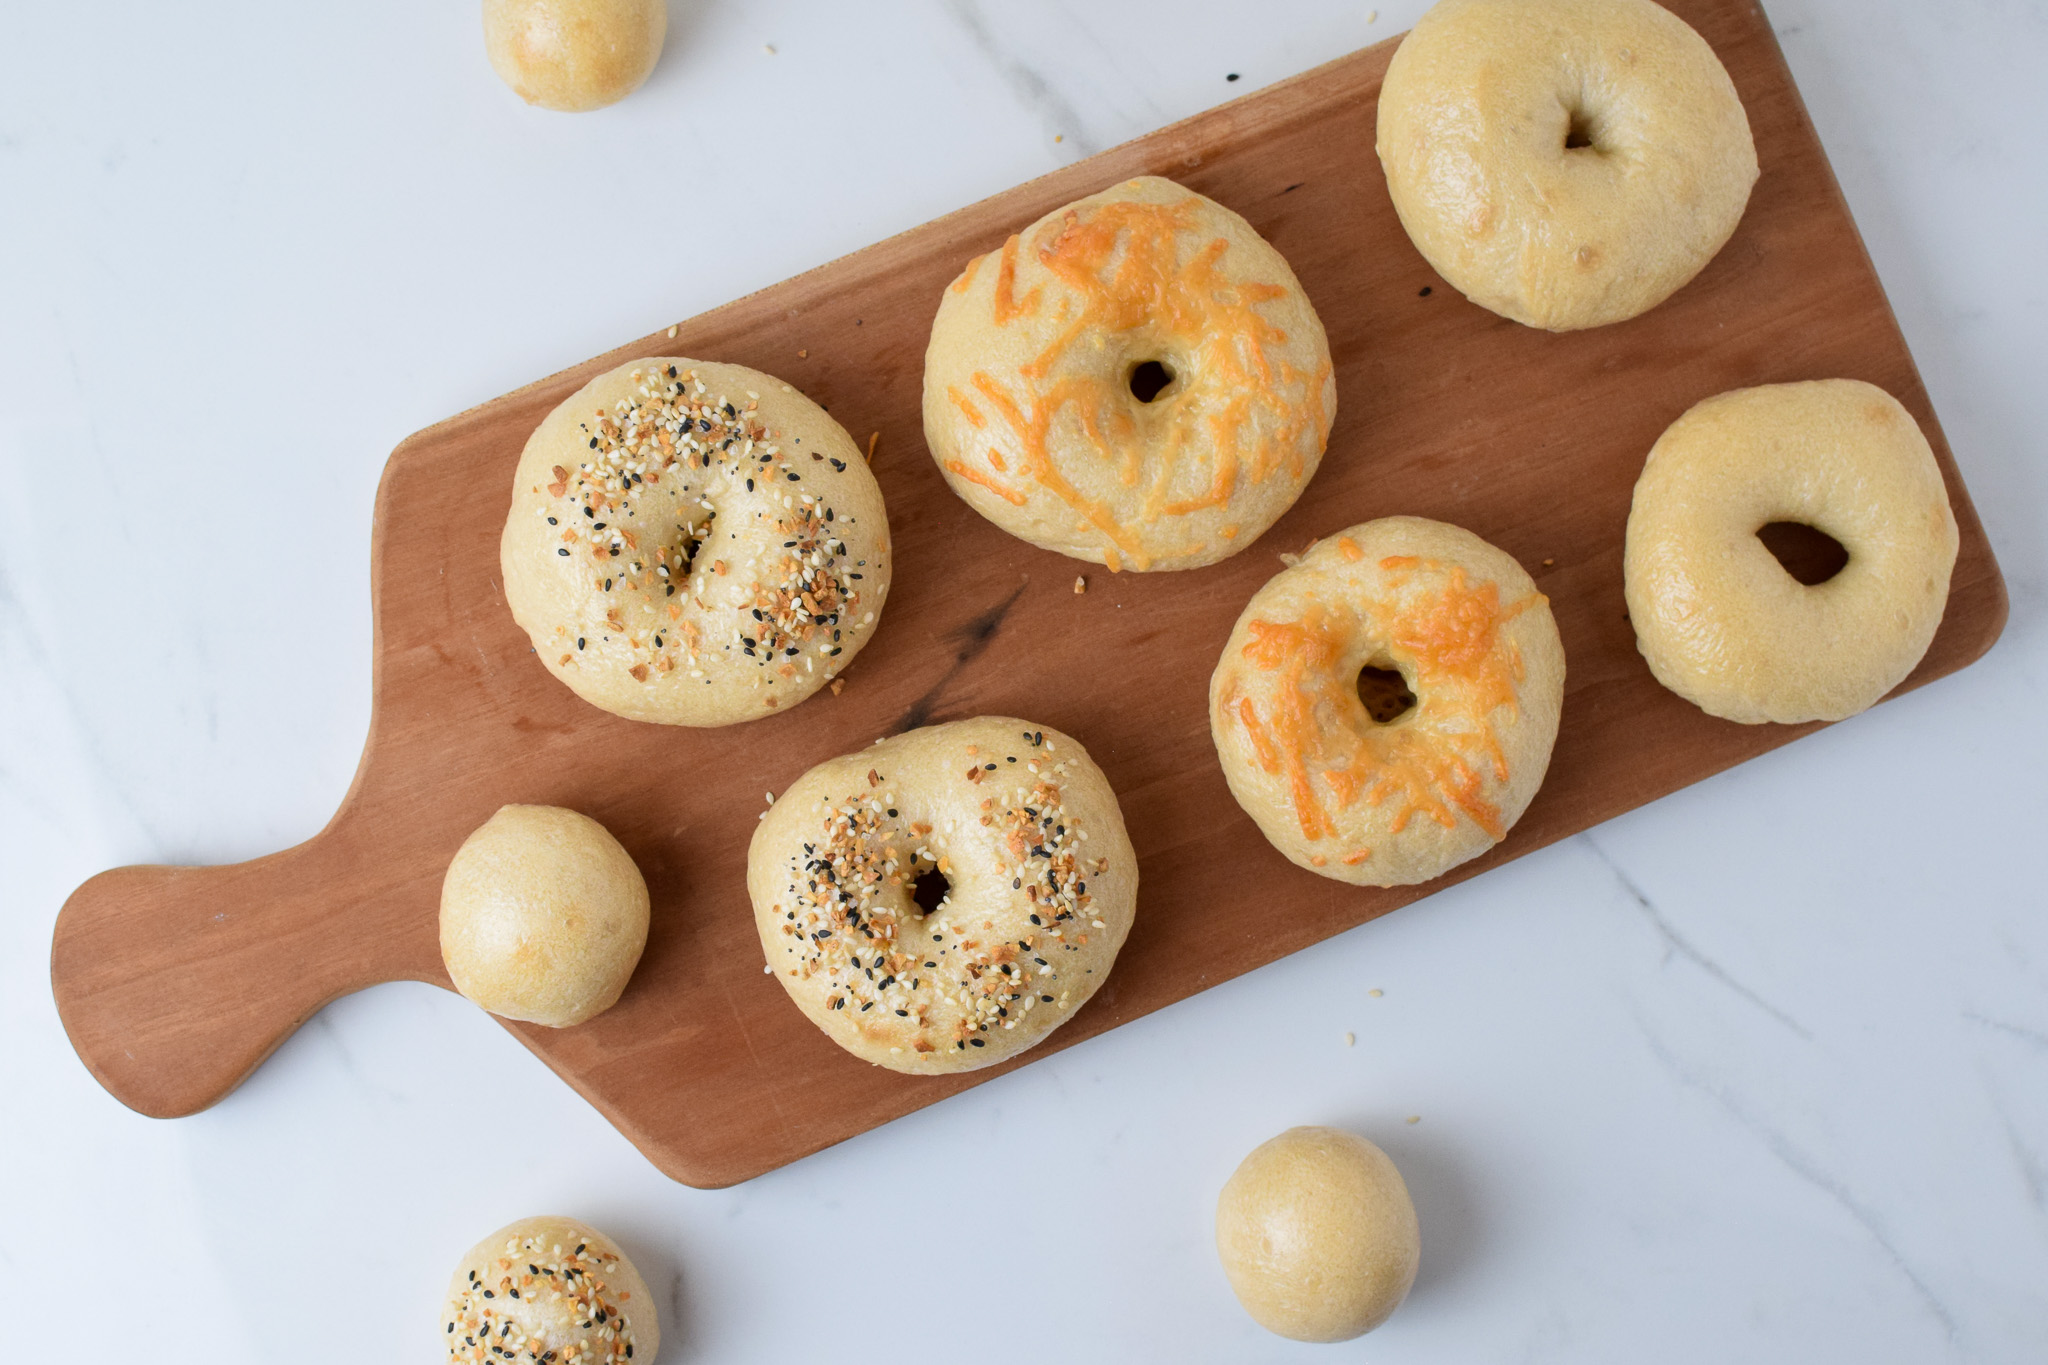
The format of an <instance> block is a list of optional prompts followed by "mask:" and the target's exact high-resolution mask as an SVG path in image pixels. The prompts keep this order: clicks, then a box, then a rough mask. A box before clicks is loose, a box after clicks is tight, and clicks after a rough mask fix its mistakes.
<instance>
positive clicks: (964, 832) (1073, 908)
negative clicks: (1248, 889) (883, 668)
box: [747, 716, 1138, 1074]
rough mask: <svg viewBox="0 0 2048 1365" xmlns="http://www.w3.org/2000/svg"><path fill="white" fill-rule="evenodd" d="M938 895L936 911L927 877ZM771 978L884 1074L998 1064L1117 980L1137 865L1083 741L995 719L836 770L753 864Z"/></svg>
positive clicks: (774, 825) (903, 739)
mask: <svg viewBox="0 0 2048 1365" xmlns="http://www.w3.org/2000/svg"><path fill="white" fill-rule="evenodd" d="M933 872H937V873H938V874H939V875H940V876H942V877H943V878H944V880H945V882H946V883H947V885H946V888H945V891H946V898H945V900H944V901H943V902H942V903H940V904H938V905H937V907H936V908H935V909H932V910H931V911H930V912H929V913H927V912H926V911H925V910H924V909H922V908H921V907H920V905H919V902H918V900H917V898H916V890H917V883H918V881H919V878H920V876H928V875H929V874H931V873H933ZM747 889H748V891H749V893H750V894H751V895H752V898H753V902H754V919H755V924H756V927H757V928H758V929H759V930H760V935H761V946H762V950H763V951H764V953H765V954H766V955H767V960H768V967H769V969H770V970H771V971H773V972H774V974H775V978H776V980H778V981H780V982H781V983H782V986H783V989H785V990H787V991H788V992H789V995H790V998H791V999H792V1000H794V1001H795V1002H796V1003H797V1006H798V1007H799V1008H800V1009H802V1010H803V1012H804V1013H805V1014H806V1015H808V1016H809V1017H810V1019H811V1020H812V1022H814V1023H816V1024H817V1025H818V1027H819V1028H821V1029H823V1030H824V1031H825V1033H826V1035H827V1036H828V1037H830V1038H831V1039H832V1040H833V1041H834V1042H836V1043H838V1044H839V1045H840V1046H841V1047H843V1048H845V1049H846V1050H847V1051H849V1052H851V1053H853V1054H854V1055H855V1056H857V1057H862V1058H865V1059H866V1060H868V1061H870V1062H874V1063H876V1064H877V1065H880V1066H886V1067H888V1068H890V1069H891V1070H895V1071H905V1072H915V1073H921V1074H938V1073H942V1072H951V1071H971V1070H974V1069H976V1068H979V1067H984V1066H990V1065H993V1064H994V1063H996V1062H999V1061H1003V1060H1005V1059H1006V1058H1009V1057H1012V1056H1015V1055H1016V1054H1017V1053H1019V1052H1022V1051H1024V1050H1025V1049H1027V1048H1029V1047H1031V1046H1033V1045H1034V1044H1036V1043H1038V1042H1039V1041H1041V1040H1042V1039H1043V1038H1044V1037H1045V1036H1046V1035H1047V1034H1048V1033H1050V1032H1052V1030H1053V1029H1055V1028H1057V1027H1058V1026H1059V1025H1060V1024H1062V1023H1064V1022H1065V1021H1066V1020H1067V1018H1069V1017H1070V1016H1071V1015H1072V1013H1073V1011H1075V1010H1076V1009H1079V1008H1080V1007H1081V1005H1082V1004H1083V1003H1085V1002H1086V1001H1087V999H1088V997H1089V996H1090V995H1092V994H1093V993H1094V992H1095V989H1096V987H1098V986H1099V985H1101V984H1102V980H1103V978H1104V977H1106V976H1107V975H1108V974H1109V969H1110V964H1111V963H1112V962H1114V961H1115V959H1116V954H1117V950H1118V949H1119V948H1120V947H1122V945H1123V941H1124V936H1125V935H1126V934H1127V933H1129V932H1130V926H1131V916H1132V913H1133V911H1134V910H1135V908H1136V903H1137V889H1138V867H1137V859H1136V856H1135V855H1134V854H1133V852H1132V851H1131V844H1130V839H1129V838H1128V836H1127V835H1126V834H1125V833H1124V824H1123V815H1122V812H1121V811H1119V810H1118V808H1117V802H1116V794H1115V793H1114V792H1113V791H1111V790H1110V787H1109V781H1108V779H1107V778H1106V777H1104V776H1103V774H1102V770H1101V769H1100V768H1098V767H1096V766H1095V764H1094V763H1093V761H1091V760H1090V759H1089V757H1088V754H1087V751H1086V750H1084V749H1083V748H1082V747H1081V746H1080V744H1079V743H1078V742H1076V741H1075V740H1072V739H1070V738H1068V737H1067V736H1065V735H1063V734H1060V733H1059V732H1058V731H1056V730H1048V729H1045V728H1044V727H1042V726H1035V725H1032V724H1030V723H1029V722H1026V721H1021V720H1014V719H1011V718H1009V717H1003V716H984V717H981V718H979V719H976V720H965V721H955V722H953V723H951V724H947V725H934V726H928V727H926V728H925V729H922V730H912V731H910V732H909V733H908V734H903V735H898V736H896V737H895V738H893V739H889V740H884V741H882V742H880V743H878V744H876V745H874V746H873V747H871V748H868V749H863V750H861V751H859V752H857V753H852V754H847V755H845V756H844V757H841V758H835V759H831V760H829V761H827V762H825V763H821V764H819V765H818V766H817V767H815V768H813V769H811V771H809V772H808V773H805V774H804V775H803V777H802V778H800V779H799V780H798V781H797V782H796V783H795V785H793V786H792V787H790V789H789V790H788V791H786V792H784V793H783V794H782V797H781V799H779V800H777V801H776V802H775V804H774V805H773V806H772V807H771V808H770V809H769V810H768V812H767V814H766V815H765V817H764V818H763V819H762V821H761V825H760V828H759V829H757V830H756V831H755V834H754V840H753V845H752V847H751V848H750V849H749V851H748V854H747Z"/></svg>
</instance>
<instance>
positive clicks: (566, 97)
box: [484, 0, 668, 114]
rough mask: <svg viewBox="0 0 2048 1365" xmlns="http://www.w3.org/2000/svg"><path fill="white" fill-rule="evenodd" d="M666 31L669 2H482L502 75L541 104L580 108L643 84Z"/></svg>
mask: <svg viewBox="0 0 2048 1365" xmlns="http://www.w3.org/2000/svg"><path fill="white" fill-rule="evenodd" d="M667 35H668V5H667V4H666V3H665V0H484V50H485V51H486V52H488V53H489V54H490V57H491V67H492V69H493V70H495V71H496V72H497V73H498V78H499V79H500V80H502V81H504V82H505V84H507V85H509V86H511V87H512V90H513V92H514V93H515V94H517V95H518V96H519V98H521V99H523V100H525V101H526V102H527V103H528V104H537V105H539V106H540V107H541V108H543V109H558V110H561V111H562V112H564V113H572V114H573V113H581V112H583V111H584V110H586V109H602V108H603V107H604V106H605V105H607V104H615V103H617V102H618V101H620V100H622V99H624V98H625V97H626V96H628V95H630V94H632V93H633V92H634V91H635V90H638V89H639V88H640V85H641V82H643V81H645V80H646V79H647V76H648V73H649V72H651V71H653V70H654V63H655V61H656V60H657V59H658V58H660V56H661V42H662V39H663V38H665V37H666V36H667Z"/></svg>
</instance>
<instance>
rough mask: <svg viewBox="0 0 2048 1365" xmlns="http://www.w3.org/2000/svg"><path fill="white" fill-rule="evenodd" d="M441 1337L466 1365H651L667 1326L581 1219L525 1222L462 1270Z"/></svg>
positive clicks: (620, 1260)
mask: <svg viewBox="0 0 2048 1365" xmlns="http://www.w3.org/2000/svg"><path fill="white" fill-rule="evenodd" d="M441 1339H442V1340H443V1341H445V1342H447V1344H448V1359H449V1361H450V1362H458V1361H459V1362H461V1365H474V1362H476V1361H479V1360H482V1361H489V1362H491V1365H500V1362H504V1363H505V1365H513V1363H514V1362H521V1363H523V1362H536V1361H563V1360H573V1361H574V1362H576V1365H627V1362H628V1361H630V1362H632V1365H652V1362H653V1361H654V1359H655V1357H656V1356H657V1355H659V1354H660V1352H661V1322H660V1319H659V1317H658V1316H657V1313H656V1310H655V1307H654V1295H653V1293H651V1292H650V1291H649V1290H648V1288H647V1281H646V1280H644V1279H642V1278H641V1275H640V1272H639V1271H638V1270H636V1269H634V1267H633V1263H632V1262H631V1261H629V1260H627V1259H626V1253H625V1252H623V1251H620V1250H619V1248H618V1244H617V1243H615V1242H613V1241H612V1239H611V1238H609V1237H607V1236H605V1235H604V1234H603V1233H601V1232H599V1231H597V1229H595V1228H593V1227H591V1226H590V1225H589V1224H588V1223H579V1222H577V1221H576V1220H575V1219H573V1218H552V1217H540V1218H522V1219H520V1220H519V1221H518V1222H516V1223H513V1224H511V1225H509V1226H507V1227H502V1228H499V1229H498V1230H497V1231H496V1232H494V1233H492V1234H491V1235H490V1236H488V1237H486V1238H484V1239H483V1240H482V1241H481V1242H478V1243H477V1244H476V1245H475V1246H473V1247H471V1248H470V1249H469V1252H468V1254H467V1255H465V1256H464V1257H463V1258H462V1264H461V1265H458V1266H456V1267H455V1275H454V1277H453V1278H452V1279H451V1280H449V1282H448V1301H447V1303H446V1304H445V1305H443V1307H442V1309H441ZM494 1346H495V1347H497V1348H498V1350H497V1351H496V1352H493V1351H492V1350H491V1348H492V1347H494ZM572 1350H573V1351H575V1352H576V1354H574V1355H570V1354H569V1353H570V1352H571V1351H572Z"/></svg>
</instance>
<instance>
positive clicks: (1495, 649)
mask: <svg viewBox="0 0 2048 1365" xmlns="http://www.w3.org/2000/svg"><path fill="white" fill-rule="evenodd" d="M1337 548H1338V552H1339V553H1340V554H1342V555H1343V556H1344V557H1345V558H1346V559H1347V560H1352V561H1354V562H1355V561H1356V560H1358V559H1361V558H1362V557H1363V552H1362V551H1360V550H1359V549H1358V547H1357V545H1356V544H1355V543H1352V542H1348V541H1340V542H1339V543H1338V547H1337ZM1379 568H1380V570H1381V572H1382V573H1383V574H1384V575H1385V583H1386V591H1385V592H1383V593H1382V594H1381V595H1379V596H1378V597H1376V598H1371V599H1368V600H1366V601H1363V602H1359V603H1355V604H1354V603H1345V604H1343V605H1342V606H1340V607H1336V608H1331V607H1329V606H1326V605H1324V604H1321V603H1318V604H1315V605H1313V606H1311V608H1310V609H1309V610H1308V611H1306V612H1305V613H1303V615H1302V616H1301V618H1300V619H1297V620H1290V621H1268V620H1256V619H1255V620H1252V621H1250V622H1247V623H1246V634H1247V637H1248V638H1247V639H1246V640H1245V642H1244V645H1243V646H1242V649H1241V654H1242V657H1243V659H1244V661H1245V663H1246V664H1248V665H1249V666H1250V667H1251V669H1252V670H1254V676H1253V677H1252V678H1250V679H1246V678H1244V677H1243V676H1242V675H1240V676H1239V677H1238V678H1236V679H1234V680H1233V683H1232V689H1231V693H1230V694H1227V695H1226V697H1225V698H1224V702H1225V708H1224V709H1225V712H1226V714H1228V715H1230V716H1232V717H1234V718H1235V719H1236V721H1237V723H1238V724H1239V725H1241V726H1242V727H1243V729H1244V733H1245V736H1246V738H1247V739H1249V740H1250V742H1251V745H1252V750H1253V752H1254V754H1255V755H1256V756H1257V758H1258V763H1259V766H1260V767H1261V768H1263V769H1264V770H1265V771H1266V772H1268V773H1271V774H1273V775H1275V776H1284V777H1285V778H1286V780H1287V785H1288V790H1289V793H1290V796H1291V800H1292V804H1293V807H1294V812H1295V816H1296V818H1297V819H1299V820H1300V822H1301V832H1302V837H1303V838H1305V839H1308V840H1310V841H1315V840H1319V839H1324V838H1330V837H1333V836H1337V835H1339V834H1340V830H1339V827H1338V822H1337V821H1336V819H1335V818H1334V817H1333V815H1332V806H1334V808H1335V809H1336V810H1337V811H1343V810H1346V809H1349V808H1351V807H1352V806H1354V805H1355V804H1357V803H1358V802H1359V801H1361V800H1362V801H1363V802H1364V803H1365V804H1366V805H1367V806H1370V807H1380V806H1382V805H1385V804H1386V803H1388V802H1389V801H1391V802H1392V805H1391V807H1390V810H1391V820H1390V821H1389V822H1388V823H1387V826H1386V828H1387V832H1388V833H1389V834H1394V835H1398V834H1400V833H1401V832H1402V831H1403V830H1404V829H1406V828H1407V826H1408V822H1409V821H1410V820H1411V819H1412V818H1413V817H1414V816H1416V815H1418V814H1419V815H1424V816H1426V817H1428V818H1429V819H1432V820H1435V821H1436V822H1437V823H1438V824H1440V825H1442V826H1443V827H1444V828H1446V829H1449V828H1453V827H1454V826H1455V825H1456V823H1457V820H1458V818H1459V816H1461V815H1462V816H1463V817H1465V818H1466V819H1469V820H1471V821H1472V822H1473V823H1474V824H1475V825H1477V826H1479V828H1480V829H1482V830H1484V831H1485V832H1486V833H1487V835H1488V836H1489V837H1491V838H1493V839H1496V840H1497V839H1499V838H1501V837H1502V836H1503V835H1504V834H1505V833H1506V831H1505V829H1504V828H1503V826H1502V823H1501V816H1500V809H1499V807H1498V806H1496V805H1495V804H1494V803H1493V801H1492V800H1491V799H1490V798H1489V797H1488V796H1487V794H1486V783H1485V776H1486V775H1487V774H1491V775H1492V777H1493V780H1494V781H1495V782H1506V781H1507V779H1508V764H1507V758H1506V756H1505V754H1504V753H1503V751H1502V749H1501V744H1500V736H1499V733H1498V730H1497V728H1496V727H1497V724H1498V721H1499V719H1500V716H1499V713H1500V712H1501V711H1503V710H1505V712H1506V715H1507V718H1509V719H1512V718H1513V717H1515V716H1516V715H1517V714H1518V710H1517V703H1516V694H1515V685H1516V684H1517V683H1518V682H1520V681H1521V679H1522V676H1523V667H1522V656H1521V651H1520V650H1519V649H1518V648H1517V647H1516V646H1515V644H1514V642H1513V641H1512V640H1507V639H1505V638H1503V635H1502V631H1503V629H1504V628H1505V627H1506V625H1507V623H1508V622H1509V621H1511V620H1513V619H1514V618H1515V617H1516V616H1519V615H1520V614H1521V613H1522V612H1524V611H1526V610H1528V609H1529V608H1530V607H1532V606H1535V605H1537V604H1538V603H1541V602H1543V601H1545V598H1544V597H1543V595H1542V594H1540V593H1531V594H1530V595H1529V596H1527V597H1524V598H1522V599H1521V600H1520V601H1518V602H1515V603H1512V604H1510V605H1507V606H1503V605H1502V604H1501V601H1500V589H1499V587H1498V585H1496V584H1494V583H1492V582H1483V583H1479V584H1473V583H1471V582H1470V581H1468V579H1467V578H1466V575H1465V571H1464V569H1463V568H1461V567H1459V566H1456V565H1451V566H1449V567H1448V568H1446V566H1445V565H1443V564H1441V563H1439V562H1437V561H1435V560H1427V559H1418V558H1415V557H1414V556H1409V555H1396V556H1390V557H1388V558H1386V559H1383V560H1381V561H1380V562H1379ZM1418 579H1420V580H1422V581H1418ZM1371 645H1378V646H1379V647H1380V649H1381V650H1383V651H1384V653H1385V655H1387V656H1388V657H1390V658H1391V659H1392V661H1393V662H1394V663H1395V664H1397V665H1400V666H1402V668H1403V670H1404V671H1406V672H1408V673H1409V674H1410V685H1411V686H1412V687H1413V689H1414V691H1415V696H1416V703H1415V708H1414V710H1413V711H1411V712H1410V713H1409V714H1408V715H1406V716H1403V717H1402V718H1400V719H1399V720H1396V721H1394V722H1393V723H1391V724H1388V725H1377V724H1374V723H1373V722H1372V720H1371V719H1370V717H1368V716H1367V715H1366V714H1365V710H1364V707H1363V705H1362V704H1361V703H1360V702H1359V700H1358V693H1357V685H1358V679H1357V664H1356V663H1355V662H1354V661H1358V660H1359V656H1360V653H1361V646H1371ZM1364 652H1366V653H1367V654H1368V655H1370V656H1373V657H1377V654H1378V652H1379V651H1375V650H1372V649H1366V650H1365V651H1364ZM1364 662H1371V658H1370V657H1369V658H1368V659H1366V660H1365V661H1364ZM1254 694H1256V695H1257V696H1258V697H1260V698H1263V699H1264V701H1265V707H1264V709H1263V711H1262V710H1261V708H1260V706H1259V705H1258V703H1257V701H1255V699H1254ZM1326 793H1327V799H1326V797H1325V794H1326ZM1371 852H1372V850H1371V849H1370V848H1358V849H1354V850H1352V851H1351V852H1349V853H1347V854H1346V855H1345V856H1344V859H1343V861H1344V862H1346V863H1351V864H1355V863H1359V862H1363V861H1365V860H1366V859H1367V858H1369V857H1370V856H1371Z"/></svg>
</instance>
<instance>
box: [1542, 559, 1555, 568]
mask: <svg viewBox="0 0 2048 1365" xmlns="http://www.w3.org/2000/svg"><path fill="white" fill-rule="evenodd" d="M1555 563H1557V561H1556V560H1554V559H1546V560H1544V561H1543V567H1544V568H1546V569H1547V568H1549V567H1550V566H1551V565H1553V564H1555Z"/></svg>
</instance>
